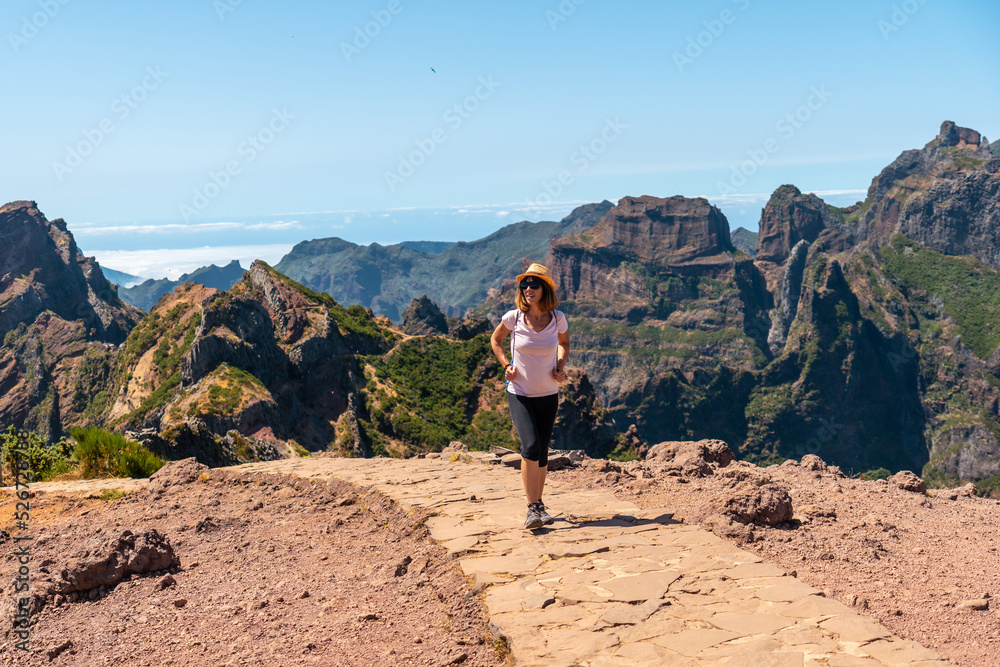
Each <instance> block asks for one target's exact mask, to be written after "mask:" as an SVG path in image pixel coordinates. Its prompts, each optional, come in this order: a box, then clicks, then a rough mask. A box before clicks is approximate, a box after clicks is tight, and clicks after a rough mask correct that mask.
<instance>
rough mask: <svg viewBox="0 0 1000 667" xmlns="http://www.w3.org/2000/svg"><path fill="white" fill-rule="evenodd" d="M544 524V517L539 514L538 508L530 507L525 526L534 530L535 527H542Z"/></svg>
mask: <svg viewBox="0 0 1000 667" xmlns="http://www.w3.org/2000/svg"><path fill="white" fill-rule="evenodd" d="M543 525H545V524H544V522H543V521H542V517H540V516H539V515H538V510H536V509H535V508H534V507H529V508H528V516H527V517H526V518H525V519H524V527H525V529H526V530H534V529H535V528H541V527H542V526H543Z"/></svg>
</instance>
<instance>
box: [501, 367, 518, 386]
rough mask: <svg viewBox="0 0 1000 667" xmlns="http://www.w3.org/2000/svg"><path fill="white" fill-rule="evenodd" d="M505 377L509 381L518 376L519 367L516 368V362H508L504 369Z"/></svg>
mask: <svg viewBox="0 0 1000 667" xmlns="http://www.w3.org/2000/svg"><path fill="white" fill-rule="evenodd" d="M503 377H504V379H505V380H507V382H510V381H512V380H513V379H514V378H516V377H517V369H516V368H514V364H507V366H506V368H504V369H503Z"/></svg>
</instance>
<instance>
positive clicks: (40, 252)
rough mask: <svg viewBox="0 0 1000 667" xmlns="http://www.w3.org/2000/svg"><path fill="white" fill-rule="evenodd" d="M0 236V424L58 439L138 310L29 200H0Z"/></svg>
mask: <svg viewBox="0 0 1000 667" xmlns="http://www.w3.org/2000/svg"><path fill="white" fill-rule="evenodd" d="M0 240H2V241H3V244H4V247H5V252H4V253H3V255H2V257H0V332H2V333H3V334H4V338H3V343H2V346H0V423H3V424H16V425H18V426H24V427H27V428H30V429H32V430H35V431H37V432H38V433H40V434H41V435H42V436H43V437H44V438H46V439H48V440H57V439H58V438H59V437H60V436H61V435H63V433H64V430H65V428H66V427H68V426H71V425H78V424H81V423H84V422H85V421H87V420H88V419H91V418H93V415H87V414H86V412H87V407H88V395H89V393H90V391H91V387H92V386H93V384H94V383H95V382H96V383H100V380H101V378H102V376H103V375H104V373H106V371H107V366H108V364H109V363H110V360H111V359H113V357H114V355H115V352H116V346H117V345H118V344H120V343H121V342H122V341H124V340H125V337H126V336H127V335H128V333H129V331H130V330H131V329H132V327H133V326H134V325H135V324H136V323H137V322H138V321H139V320H140V318H141V317H142V313H141V312H140V311H138V310H137V309H135V308H133V307H132V306H129V305H128V304H126V303H123V302H122V301H121V300H120V299H119V298H118V295H117V292H116V290H115V288H114V287H113V286H112V285H111V284H110V283H109V282H108V281H107V280H105V278H104V275H103V273H102V272H101V268H100V266H98V264H97V262H95V261H94V259H93V258H87V257H84V256H83V255H82V253H80V251H79V249H78V248H77V246H76V242H75V241H74V240H73V236H72V234H70V232H69V231H68V229H67V227H66V223H65V221H63V220H62V219H57V220H51V221H50V220H48V219H46V217H45V216H44V215H43V214H42V213H41V212H40V211H39V210H38V207H37V205H36V204H35V202H32V201H19V202H11V203H9V204H6V205H4V206H3V207H0Z"/></svg>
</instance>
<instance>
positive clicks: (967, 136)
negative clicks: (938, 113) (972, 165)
mask: <svg viewBox="0 0 1000 667" xmlns="http://www.w3.org/2000/svg"><path fill="white" fill-rule="evenodd" d="M937 140H938V141H939V142H940V145H941V146H942V147H945V148H947V147H950V146H957V147H959V148H974V149H979V148H983V147H986V148H988V147H989V143H988V142H987V141H986V139H985V138H984V137H983V136H982V135H981V134H979V132H976V131H975V130H973V129H970V128H968V127H959V126H958V125H955V123H954V122H953V121H950V120H946V121H945V122H943V123H941V132H939V133H938V136H937Z"/></svg>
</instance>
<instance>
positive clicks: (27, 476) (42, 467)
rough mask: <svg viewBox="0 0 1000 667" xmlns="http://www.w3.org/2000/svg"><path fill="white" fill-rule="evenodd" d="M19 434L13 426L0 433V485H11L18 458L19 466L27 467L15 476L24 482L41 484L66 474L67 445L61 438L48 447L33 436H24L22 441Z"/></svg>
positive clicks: (67, 467) (40, 438) (68, 453)
mask: <svg viewBox="0 0 1000 667" xmlns="http://www.w3.org/2000/svg"><path fill="white" fill-rule="evenodd" d="M19 433H20V429H16V428H14V427H13V426H9V427H8V428H7V430H6V431H5V432H3V433H0V443H2V444H0V465H2V466H3V475H2V477H3V478H5V479H4V484H6V483H7V482H9V483H10V484H13V483H14V480H15V478H16V477H17V475H16V473H17V459H18V458H20V462H21V463H22V464H23V465H27V470H26V471H25V470H21V472H20V475H19V477H20V479H21V480H22V481H25V482H45V481H48V480H50V479H52V478H53V477H55V476H56V475H61V474H63V473H65V472H69V471H70V469H71V468H72V464H71V463H70V460H69V455H70V445H69V443H68V442H66V439H65V438H63V439H61V440H59V442H55V443H52V444H51V445H49V444H46V442H45V441H44V440H43V439H42V437H41V436H39V435H36V434H35V433H28V434H27V439H26V440H25V439H24V438H23V437H21V436H19ZM15 450H16V453H15Z"/></svg>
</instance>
